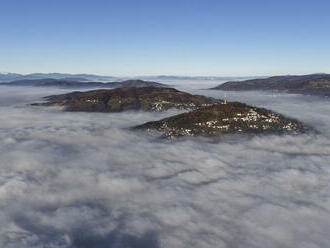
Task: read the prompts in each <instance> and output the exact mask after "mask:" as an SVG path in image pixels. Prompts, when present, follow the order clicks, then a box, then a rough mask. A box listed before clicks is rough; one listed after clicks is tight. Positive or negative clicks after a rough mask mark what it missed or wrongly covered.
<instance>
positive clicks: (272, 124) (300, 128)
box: [133, 102, 308, 138]
mask: <svg viewBox="0 0 330 248" xmlns="http://www.w3.org/2000/svg"><path fill="white" fill-rule="evenodd" d="M133 129H140V130H147V131H148V132H151V133H154V134H160V135H161V136H163V137H167V138H175V137H179V136H221V135H222V134H227V133H254V134H256V133H299V132H305V131H307V129H308V128H307V127H305V126H304V125H303V124H302V123H300V122H298V121H296V120H292V119H288V118H285V117H284V116H282V115H280V114H277V113H273V112H271V111H269V110H266V109H263V108H257V107H252V106H249V105H246V104H244V103H240V102H230V103H227V104H223V103H222V104H215V105H212V106H208V107H203V108H200V109H197V110H194V111H191V112H188V113H183V114H179V115H175V116H172V117H169V118H165V119H162V120H159V121H152V122H148V123H145V124H143V125H140V126H137V127H135V128H133Z"/></svg>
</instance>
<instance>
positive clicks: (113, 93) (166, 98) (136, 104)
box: [33, 87, 221, 112]
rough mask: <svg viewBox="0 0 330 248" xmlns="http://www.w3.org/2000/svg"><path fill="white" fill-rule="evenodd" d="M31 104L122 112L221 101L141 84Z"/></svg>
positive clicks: (196, 106) (183, 106) (59, 96)
mask: <svg viewBox="0 0 330 248" xmlns="http://www.w3.org/2000/svg"><path fill="white" fill-rule="evenodd" d="M45 99H46V100H47V102H45V103H36V104H33V105H39V106H40V105H41V106H54V105H57V106H64V110H65V111H85V112H122V111H127V110H143V111H165V110H168V109H171V108H175V109H186V110H193V109H197V108H200V107H204V106H209V105H212V104H215V103H219V102H221V100H217V99H214V98H211V97H206V96H201V95H192V94H189V93H186V92H182V91H179V90H176V89H173V88H163V87H158V88H157V87H141V88H134V87H128V88H117V89H107V90H106V89H102V90H92V91H86V92H79V91H77V92H72V93H68V94H61V95H53V96H48V97H45Z"/></svg>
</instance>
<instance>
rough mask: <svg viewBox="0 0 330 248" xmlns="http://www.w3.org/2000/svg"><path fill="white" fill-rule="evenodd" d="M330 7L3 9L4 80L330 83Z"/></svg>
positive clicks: (37, 0) (105, 0)
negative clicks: (67, 77) (295, 78)
mask: <svg viewBox="0 0 330 248" xmlns="http://www.w3.org/2000/svg"><path fill="white" fill-rule="evenodd" d="M329 11H330V1H323V0H314V1H311V0H299V1H297V0H277V1H275V0H273V1H270V0H269V1H268V0H166V1H165V0H57V1H44V0H0V72H16V73H32V72H63V73H94V74H103V75H114V76H136V75H189V76H197V75H203V76H256V75H278V74H307V73H319V72H324V73H327V72H328V73H329V72H330V70H329V68H330V45H329V44H330V32H329V29H330V15H329Z"/></svg>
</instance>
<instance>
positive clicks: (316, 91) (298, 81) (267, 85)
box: [211, 74, 330, 96]
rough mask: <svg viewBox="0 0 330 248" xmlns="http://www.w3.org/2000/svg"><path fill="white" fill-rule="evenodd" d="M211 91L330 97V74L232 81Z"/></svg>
mask: <svg viewBox="0 0 330 248" xmlns="http://www.w3.org/2000/svg"><path fill="white" fill-rule="evenodd" d="M211 89H213V90H227V91H248V90H264V91H268V90H276V91H283V92H287V93H297V94H305V95H318V96H330V74H310V75H302V76H291V75H288V76H274V77H269V78H262V79H251V80H245V81H230V82H226V83H224V84H221V85H218V86H216V87H214V88H211Z"/></svg>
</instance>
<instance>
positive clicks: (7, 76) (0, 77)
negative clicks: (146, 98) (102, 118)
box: [0, 73, 258, 83]
mask: <svg viewBox="0 0 330 248" xmlns="http://www.w3.org/2000/svg"><path fill="white" fill-rule="evenodd" d="M45 78H51V79H62V80H71V81H103V82H104V81H115V80H133V79H142V80H156V81H159V80H163V81H173V80H193V81H194V80H201V81H202V80H209V81H224V80H241V79H249V78H258V77H255V76H254V77H221V76H173V75H155V76H143V75H142V76H133V77H115V76H102V75H94V74H68V73H30V74H25V75H23V74H18V73H0V83H1V82H11V81H17V80H32V79H33V80H36V79H45Z"/></svg>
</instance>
